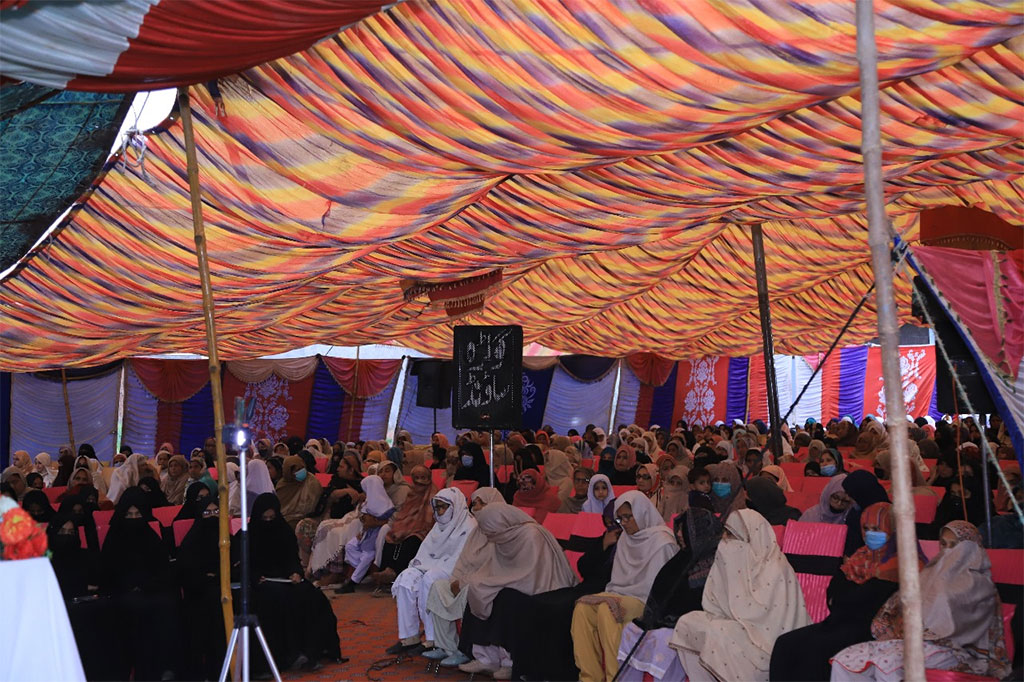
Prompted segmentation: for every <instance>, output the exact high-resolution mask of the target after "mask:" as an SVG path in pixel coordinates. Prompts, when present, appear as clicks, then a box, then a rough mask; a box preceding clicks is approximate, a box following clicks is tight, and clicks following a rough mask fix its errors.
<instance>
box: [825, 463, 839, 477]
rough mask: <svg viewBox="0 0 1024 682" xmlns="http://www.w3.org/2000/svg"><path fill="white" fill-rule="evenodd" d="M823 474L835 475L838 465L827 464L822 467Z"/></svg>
mask: <svg viewBox="0 0 1024 682" xmlns="http://www.w3.org/2000/svg"><path fill="white" fill-rule="evenodd" d="M821 475H822V476H835V475H836V465H835V464H826V465H825V466H823V467H821Z"/></svg>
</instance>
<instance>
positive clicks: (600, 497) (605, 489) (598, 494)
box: [583, 474, 615, 514]
mask: <svg viewBox="0 0 1024 682" xmlns="http://www.w3.org/2000/svg"><path fill="white" fill-rule="evenodd" d="M613 500H615V491H614V490H613V489H612V483H611V481H609V480H608V477H607V476H605V475H604V474H594V476H593V477H592V478H591V479H590V486H589V488H588V489H587V501H586V502H584V503H583V511H585V512H587V513H589V514H603V513H604V510H605V508H606V507H607V506H608V505H609V504H611V503H612V501H613Z"/></svg>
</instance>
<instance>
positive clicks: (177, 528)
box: [172, 519, 195, 547]
mask: <svg viewBox="0 0 1024 682" xmlns="http://www.w3.org/2000/svg"><path fill="white" fill-rule="evenodd" d="M193 523H195V521H193V520H192V519H181V520H180V521H175V522H174V524H173V525H172V528H173V529H174V546H175V547H179V546H180V545H181V541H182V540H184V539H185V535H186V534H187V533H188V530H189V528H191V527H192V524H193Z"/></svg>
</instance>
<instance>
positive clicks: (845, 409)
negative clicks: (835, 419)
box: [839, 346, 868, 424]
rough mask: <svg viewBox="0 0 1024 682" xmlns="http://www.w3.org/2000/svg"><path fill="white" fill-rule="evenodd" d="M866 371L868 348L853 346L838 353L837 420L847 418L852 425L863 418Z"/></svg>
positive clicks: (858, 422)
mask: <svg viewBox="0 0 1024 682" xmlns="http://www.w3.org/2000/svg"><path fill="white" fill-rule="evenodd" d="M867 371H868V347H867V346H853V347H851V348H843V349H841V350H840V351H839V418H840V419H842V418H843V417H846V416H849V417H850V418H852V419H853V423H854V424H860V420H861V419H863V418H864V375H865V374H866V373H867Z"/></svg>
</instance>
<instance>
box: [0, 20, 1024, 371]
mask: <svg viewBox="0 0 1024 682" xmlns="http://www.w3.org/2000/svg"><path fill="white" fill-rule="evenodd" d="M1018 9H1019V7H1018V6H1017V4H1016V3H1015V2H1013V1H1011V0H965V2H961V3H956V4H937V3H933V2H930V1H925V0H880V1H879V2H878V3H876V11H877V13H878V20H877V24H878V29H877V30H878V45H879V59H880V63H879V73H880V77H881V80H882V85H883V92H882V93H881V98H882V101H881V106H882V117H883V118H882V137H883V144H884V150H885V154H884V159H883V163H884V169H883V170H884V174H885V191H886V198H887V200H888V211H889V216H890V218H891V221H892V227H893V230H894V233H897V234H900V235H901V236H902V237H903V238H904V239H905V240H908V241H910V242H911V243H914V241H915V240H916V238H917V229H918V228H917V225H918V219H917V216H918V214H919V213H920V212H921V211H924V210H927V209H929V208H933V207H938V206H943V205H964V204H966V205H972V206H977V207H980V208H984V209H985V210H988V211H991V212H993V213H995V214H997V215H999V216H1000V217H1002V218H1003V219H1005V220H1007V221H1009V222H1011V223H1013V224H1015V225H1020V224H1021V220H1022V218H1021V216H1024V178H1022V171H1024V163H1022V143H1021V138H1022V133H1024V124H1022V121H1024V106H1022V101H1021V100H1022V97H1021V92H1022V86H1024V80H1022V75H1021V74H1022V72H1024V59H1022V57H1021V53H1022V48H1024V38H1022V37H1021V35H1020V34H1021V27H1022V15H1021V14H1020V13H1019V11H1018ZM853 12H854V6H853V3H849V2H834V1H832V0H810V1H809V2H807V1H803V2H795V1H792V0H780V1H779V2H774V3H769V4H767V5H765V4H764V3H757V2H753V1H752V0H750V1H744V0H736V1H730V2H720V1H718V0H688V1H687V2H685V3H682V2H652V1H649V0H645V1H644V2H635V1H633V0H614V1H613V0H590V1H579V0H572V1H569V2H562V3H549V2H545V1H543V0H495V1H491V2H483V1H482V0H458V1H455V0H435V1H432V2H419V1H414V2H409V3H405V4H402V5H400V6H398V7H395V8H393V9H391V10H389V11H388V12H386V13H383V14H379V15H375V16H373V17H371V18H369V19H367V20H365V21H364V22H362V23H361V24H359V25H357V26H355V27H353V28H351V29H348V30H346V31H344V32H342V33H340V34H339V35H338V36H336V37H335V38H333V39H330V40H326V41H323V42H321V43H318V44H317V45H315V46H313V47H311V48H310V49H308V50H306V51H305V52H302V53H299V54H296V55H293V56H290V57H287V58H283V59H280V60H278V61H276V62H272V63H269V64H266V65H264V66H260V67H257V68H254V69H251V70H249V71H246V72H244V73H242V74H240V75H239V76H237V77H234V78H230V79H226V80H222V81H221V83H220V90H221V93H222V95H223V99H224V104H225V107H226V113H225V114H222V115H218V114H217V113H216V111H215V108H214V106H213V103H212V101H211V100H210V98H209V96H208V95H207V93H206V92H204V91H202V90H201V89H200V90H195V91H193V95H192V97H193V100H192V102H193V107H194V109H195V116H196V143H197V146H198V149H199V162H200V167H201V183H202V186H203V201H204V216H205V219H206V222H207V232H208V240H209V247H210V255H211V259H212V265H211V267H212V276H213V284H214V290H215V296H216V299H217V324H218V332H219V334H220V338H221V351H222V355H223V356H224V357H226V358H228V359H244V358H251V357H256V356H260V355H266V354H271V353H275V352H280V351H283V350H287V349H289V348H291V347H295V346H298V345H306V344H309V343H316V342H324V343H339V344H364V343H381V342H387V341H396V342H401V343H402V344H404V345H407V346H411V347H414V348H417V349H420V350H423V351H425V352H428V353H430V354H433V355H436V356H446V355H448V354H449V353H450V344H451V327H452V325H453V324H454V323H456V322H458V323H471V324H477V323H480V324H504V323H517V324H521V325H522V326H523V327H524V329H525V333H526V340H527V341H528V342H537V343H540V344H543V345H544V346H546V347H548V348H551V349H554V350H558V351H562V352H575V353H585V354H594V355H602V356H619V355H625V354H628V353H632V352H639V351H654V352H657V353H659V354H661V355H663V356H665V357H670V358H680V359H682V358H693V357H700V356H744V355H751V354H754V353H756V352H758V350H759V348H760V343H761V340H760V339H761V333H760V327H759V323H758V315H757V303H756V292H755V283H754V273H753V259H752V256H751V242H750V226H751V225H753V224H757V223H760V224H762V225H763V226H764V232H765V241H766V252H767V253H766V258H767V267H768V285H769V289H770V292H771V300H772V306H773V311H772V312H773V317H774V319H773V325H774V329H775V336H776V350H777V352H779V353H786V354H792V355H800V354H805V353H813V352H817V351H819V350H822V349H824V348H826V347H827V346H828V344H829V343H830V342H831V341H832V340H833V338H834V337H835V335H836V333H837V332H838V330H839V329H840V328H841V327H842V325H843V323H844V322H845V321H846V318H847V316H848V315H849V313H850V311H851V310H852V309H853V307H854V305H855V304H856V303H857V302H858V301H859V300H860V298H861V297H862V295H863V294H864V293H865V292H866V291H867V290H868V288H869V286H870V284H871V282H872V273H871V269H870V264H869V251H868V244H867V228H866V221H865V219H864V215H863V198H862V190H861V165H860V161H861V157H860V153H859V140H860V131H859V110H860V104H859V101H858V99H857V88H858V76H857V65H856V58H855V48H854V38H855V27H854V16H853ZM144 168H145V174H143V173H142V172H141V169H131V170H129V171H127V172H121V171H112V172H109V173H108V174H107V175H106V176H105V178H104V179H103V181H102V183H101V184H100V185H99V187H98V188H97V189H96V191H95V192H94V193H93V194H92V195H91V196H90V197H88V199H87V200H86V201H84V202H83V203H82V205H81V206H80V208H79V210H77V211H76V212H74V213H73V214H72V215H71V217H70V218H69V220H68V222H67V224H66V225H65V226H64V227H63V230H62V231H61V232H60V233H59V234H58V235H57V236H56V237H55V238H54V239H53V240H52V241H51V243H49V244H48V245H46V246H45V248H43V249H42V250H40V251H39V252H38V253H37V254H35V256H34V257H33V258H31V259H30V260H29V261H27V263H26V264H25V265H24V267H23V268H22V269H21V270H20V271H18V272H17V273H16V274H15V275H14V276H13V277H11V278H9V279H8V280H7V281H5V282H3V283H2V284H0V309H2V312H3V315H4V319H5V327H4V329H3V330H2V334H3V344H2V347H0V366H2V367H3V368H4V369H10V370H30V369H40V368H46V367H54V366H58V365H67V364H93V363H99V362H104V361H110V360H113V359H116V358H120V357H127V356H132V355H139V354H150V353H160V352H168V351H192V352H202V351H203V349H204V348H205V338H204V328H203V320H202V314H201V305H200V300H201V296H200V291H199V285H198V276H197V273H196V261H195V256H194V253H193V246H192V231H191V224H190V212H189V199H188V187H187V182H186V174H185V159H184V150H183V146H182V134H181V130H180V127H179V126H176V125H175V126H171V127H169V128H168V129H167V130H166V131H165V132H162V133H160V134H156V135H153V136H151V137H150V138H149V144H148V151H147V153H146V160H145V164H144ZM903 277H904V275H903V274H902V273H901V274H900V279H899V280H898V287H897V294H898V298H899V300H898V302H899V305H900V309H901V313H902V316H903V319H904V321H908V320H910V286H909V283H908V282H907V281H905V279H903ZM467 278H477V279H476V280H471V281H470V282H469V283H467V284H466V286H465V287H463V289H464V290H466V291H472V292H475V295H481V294H482V295H484V296H486V301H485V303H484V306H483V308H482V309H480V310H477V311H475V312H470V313H469V314H466V315H464V316H463V317H461V318H459V319H458V320H455V319H453V318H451V317H449V316H448V315H447V314H446V312H445V309H444V307H443V306H442V305H440V304H439V303H438V302H437V301H436V300H435V301H433V302H432V301H431V299H430V298H429V297H428V295H426V294H423V295H418V294H417V295H410V296H407V295H406V294H407V293H408V292H413V293H414V294H415V293H416V292H427V291H429V290H430V286H429V285H431V284H438V283H449V284H451V285H452V286H453V287H454V288H455V289H456V290H458V285H457V284H455V283H458V282H460V281H465V280H466V279H467ZM481 283H482V284H481ZM431 295H432V294H431ZM875 334H876V323H875V316H874V305H873V302H869V303H868V305H867V306H866V308H865V311H864V312H863V313H862V314H861V315H860V316H859V317H858V318H857V320H856V321H855V322H854V324H853V326H852V327H851V330H850V332H849V333H848V335H847V336H846V337H845V338H844V344H857V343H862V342H864V341H866V340H867V339H870V338H871V337H873V336H874V335H875Z"/></svg>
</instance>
